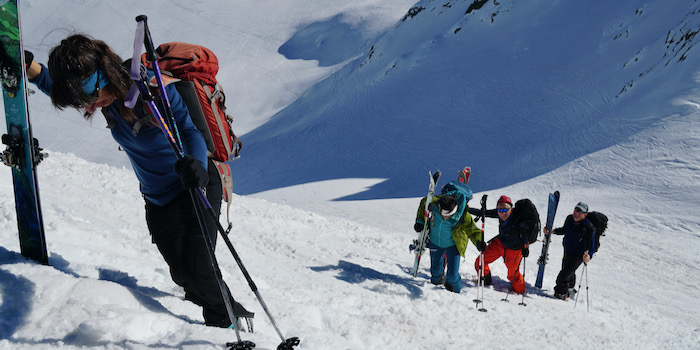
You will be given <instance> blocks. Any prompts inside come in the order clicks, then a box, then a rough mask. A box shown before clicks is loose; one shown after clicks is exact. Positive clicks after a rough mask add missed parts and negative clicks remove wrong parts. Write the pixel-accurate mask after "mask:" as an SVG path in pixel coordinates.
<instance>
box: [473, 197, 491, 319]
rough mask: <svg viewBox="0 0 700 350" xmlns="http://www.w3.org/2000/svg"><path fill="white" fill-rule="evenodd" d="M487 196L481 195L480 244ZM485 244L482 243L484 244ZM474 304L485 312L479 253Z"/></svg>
mask: <svg viewBox="0 0 700 350" xmlns="http://www.w3.org/2000/svg"><path fill="white" fill-rule="evenodd" d="M487 197H488V195H486V194H485V195H483V196H481V242H484V230H485V225H486V198H487ZM485 243H486V242H484V244H485ZM479 291H481V297H479ZM474 302H475V303H476V307H477V308H478V307H479V304H481V308H479V309H478V310H479V311H481V312H486V308H485V307H484V252H480V254H479V281H478V283H477V288H476V299H474Z"/></svg>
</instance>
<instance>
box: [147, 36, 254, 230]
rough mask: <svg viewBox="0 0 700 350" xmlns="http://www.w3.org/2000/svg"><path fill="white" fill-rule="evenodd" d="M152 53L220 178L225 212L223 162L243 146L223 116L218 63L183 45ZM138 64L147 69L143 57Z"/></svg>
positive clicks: (227, 187)
mask: <svg viewBox="0 0 700 350" xmlns="http://www.w3.org/2000/svg"><path fill="white" fill-rule="evenodd" d="M156 53H157V54H158V67H159V68H160V69H161V73H162V74H163V75H166V76H170V77H172V78H176V79H168V82H167V83H173V84H175V88H176V89H177V91H178V92H179V93H180V95H181V96H182V99H183V101H184V102H185V105H187V109H188V110H189V112H190V117H191V118H192V122H193V123H194V124H195V126H196V127H197V129H199V131H200V132H201V133H202V136H204V140H205V142H206V144H207V150H208V151H209V152H208V155H209V158H211V159H212V160H213V161H214V164H215V165H216V167H217V170H218V171H219V177H221V184H222V186H223V194H224V200H225V201H226V202H227V203H228V208H227V212H228V211H229V210H230V207H231V196H232V194H233V178H232V176H231V168H230V166H229V165H228V164H226V163H225V162H227V161H231V160H235V159H238V158H239V157H240V155H239V153H240V151H241V148H242V147H243V144H242V143H241V141H240V140H239V139H238V137H236V135H235V134H234V132H233V129H232V127H231V123H232V122H233V118H232V117H231V116H229V115H227V114H226V107H225V106H224V102H225V101H226V96H225V95H224V91H223V89H222V88H221V85H219V83H218V82H217V80H216V73H217V72H218V71H219V60H218V59H217V58H216V56H215V55H214V53H213V52H212V51H211V50H209V49H207V48H206V47H203V46H200V45H194V44H188V43H183V42H169V43H164V44H162V45H160V46H158V48H157V49H156ZM141 62H142V63H143V64H144V65H145V66H146V67H148V68H151V66H150V63H149V62H147V60H146V54H145V53H144V54H143V55H141ZM164 81H165V79H164ZM227 215H228V213H227ZM230 226H231V225H230V222H229V228H230Z"/></svg>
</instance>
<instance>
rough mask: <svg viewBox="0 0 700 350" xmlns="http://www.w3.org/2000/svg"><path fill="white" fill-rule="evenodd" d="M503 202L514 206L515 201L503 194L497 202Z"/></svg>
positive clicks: (497, 203)
mask: <svg viewBox="0 0 700 350" xmlns="http://www.w3.org/2000/svg"><path fill="white" fill-rule="evenodd" d="M501 203H508V204H510V206H511V207H512V206H513V201H512V200H510V197H508V196H501V197H500V198H498V202H496V205H499V204H501Z"/></svg>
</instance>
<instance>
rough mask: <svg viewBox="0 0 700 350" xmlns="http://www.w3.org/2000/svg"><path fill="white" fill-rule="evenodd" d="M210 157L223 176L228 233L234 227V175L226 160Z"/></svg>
mask: <svg viewBox="0 0 700 350" xmlns="http://www.w3.org/2000/svg"><path fill="white" fill-rule="evenodd" d="M209 159H211V161H212V162H213V163H214V165H216V170H217V173H218V174H219V178H221V189H222V194H223V197H224V200H225V201H226V221H227V222H228V228H226V233H228V232H229V231H231V227H233V225H232V224H231V202H233V200H232V198H231V197H232V196H233V176H232V175H231V167H230V166H229V165H228V164H226V163H224V162H220V161H218V160H215V159H212V158H209Z"/></svg>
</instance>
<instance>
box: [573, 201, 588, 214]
mask: <svg viewBox="0 0 700 350" xmlns="http://www.w3.org/2000/svg"><path fill="white" fill-rule="evenodd" d="M574 209H581V212H582V213H584V214H585V213H588V204H586V203H584V202H578V204H576V207H575V208H574Z"/></svg>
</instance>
